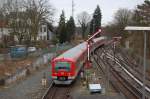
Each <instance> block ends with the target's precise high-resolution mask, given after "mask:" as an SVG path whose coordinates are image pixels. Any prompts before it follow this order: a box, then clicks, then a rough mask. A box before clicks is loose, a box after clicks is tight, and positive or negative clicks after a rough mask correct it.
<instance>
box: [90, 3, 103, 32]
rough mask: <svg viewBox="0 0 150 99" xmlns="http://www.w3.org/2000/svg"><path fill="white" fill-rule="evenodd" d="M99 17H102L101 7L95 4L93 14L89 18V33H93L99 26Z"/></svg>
mask: <svg viewBox="0 0 150 99" xmlns="http://www.w3.org/2000/svg"><path fill="white" fill-rule="evenodd" d="M101 19H102V14H101V9H100V7H99V5H97V8H96V9H95V11H94V14H93V19H92V20H91V23H90V33H94V32H96V31H97V30H98V29H99V28H101Z"/></svg>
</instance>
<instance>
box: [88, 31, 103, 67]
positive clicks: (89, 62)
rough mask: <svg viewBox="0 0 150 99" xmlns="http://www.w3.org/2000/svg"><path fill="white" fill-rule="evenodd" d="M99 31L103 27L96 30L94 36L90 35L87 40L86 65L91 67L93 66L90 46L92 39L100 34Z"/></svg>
mask: <svg viewBox="0 0 150 99" xmlns="http://www.w3.org/2000/svg"><path fill="white" fill-rule="evenodd" d="M99 33H101V29H99V30H98V31H97V32H95V33H94V34H93V35H92V36H90V37H89V38H88V39H87V40H86V42H87V55H88V56H87V61H86V67H87V68H90V67H91V60H90V46H91V42H92V39H93V38H94V37H95V36H96V35H98V34H99Z"/></svg>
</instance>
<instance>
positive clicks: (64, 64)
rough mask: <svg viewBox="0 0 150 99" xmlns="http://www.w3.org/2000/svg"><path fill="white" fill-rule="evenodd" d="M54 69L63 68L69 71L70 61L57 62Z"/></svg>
mask: <svg viewBox="0 0 150 99" xmlns="http://www.w3.org/2000/svg"><path fill="white" fill-rule="evenodd" d="M55 70H56V71H59V70H63V71H70V63H68V62H57V63H56V65H55Z"/></svg>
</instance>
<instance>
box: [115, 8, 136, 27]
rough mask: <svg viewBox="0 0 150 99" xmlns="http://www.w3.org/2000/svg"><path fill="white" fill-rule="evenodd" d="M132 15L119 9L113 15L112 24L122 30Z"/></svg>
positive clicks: (128, 11) (129, 21)
mask: <svg viewBox="0 0 150 99" xmlns="http://www.w3.org/2000/svg"><path fill="white" fill-rule="evenodd" d="M132 15H133V13H132V12H131V11H130V10H128V9H124V8H121V9H119V10H118V11H117V12H116V13H115V16H114V21H113V23H115V24H116V25H117V26H118V27H119V29H121V30H123V29H124V27H125V26H126V25H128V24H130V23H131V19H132Z"/></svg>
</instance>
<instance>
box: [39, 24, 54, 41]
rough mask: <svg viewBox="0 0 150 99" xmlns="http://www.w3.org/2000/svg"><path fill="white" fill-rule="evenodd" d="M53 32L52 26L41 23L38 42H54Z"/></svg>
mask: <svg viewBox="0 0 150 99" xmlns="http://www.w3.org/2000/svg"><path fill="white" fill-rule="evenodd" d="M52 38H53V32H52V28H51V25H50V24H49V23H48V22H41V26H40V28H39V32H38V36H37V40H52Z"/></svg>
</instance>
